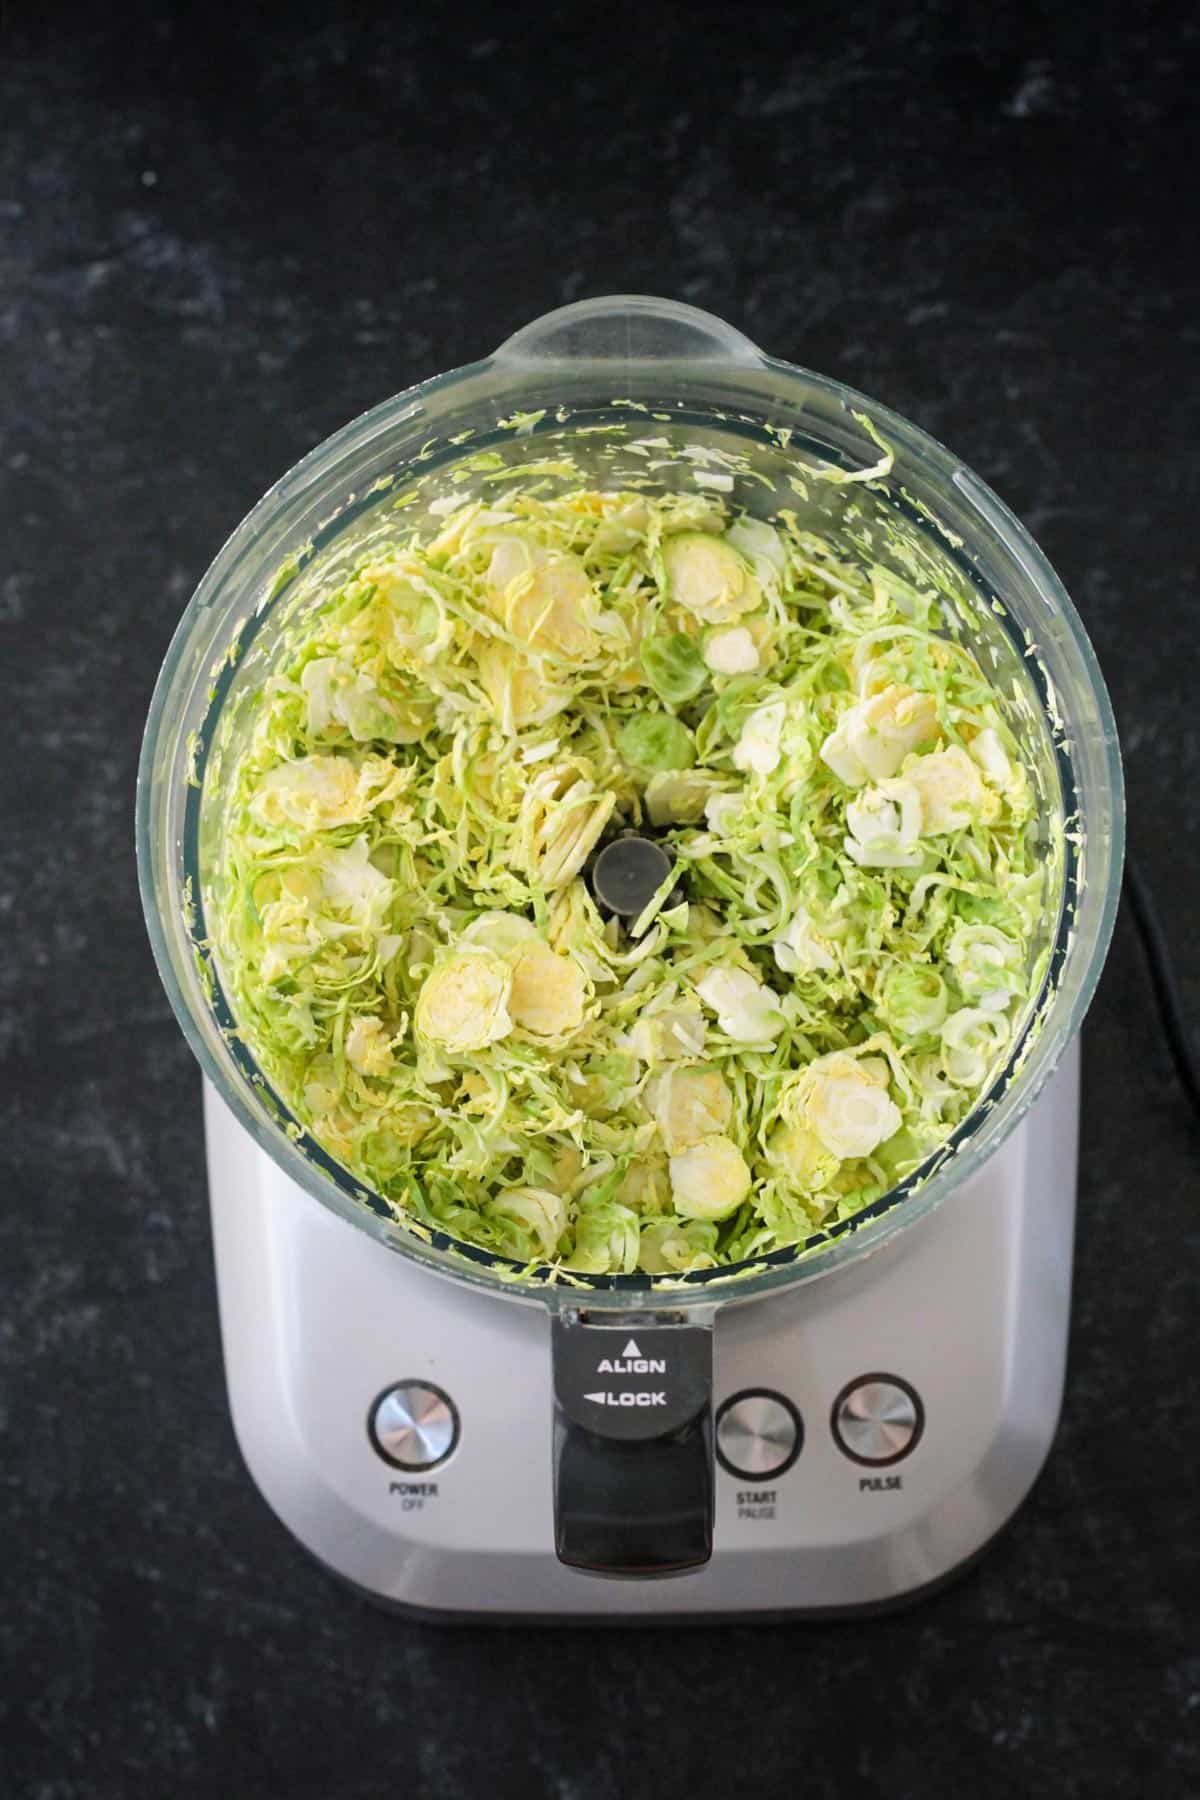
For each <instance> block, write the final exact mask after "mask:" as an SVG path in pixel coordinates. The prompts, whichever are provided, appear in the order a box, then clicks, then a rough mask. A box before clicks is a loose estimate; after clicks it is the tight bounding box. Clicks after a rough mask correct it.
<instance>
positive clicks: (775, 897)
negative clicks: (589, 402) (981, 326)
mask: <svg viewBox="0 0 1200 1800" xmlns="http://www.w3.org/2000/svg"><path fill="white" fill-rule="evenodd" d="M430 513H431V516H432V522H431V529H430V530H428V531H426V532H425V533H424V534H422V533H421V532H419V531H414V530H412V528H411V527H410V526H408V525H405V527H404V533H403V535H399V536H397V538H396V540H395V541H394V542H393V543H391V544H390V545H389V544H380V543H379V542H376V543H374V544H373V546H372V548H371V550H370V553H369V554H366V555H364V556H363V557H362V558H361V559H360V561H359V564H358V566H357V567H356V568H355V569H354V572H353V574H352V575H351V576H350V578H349V579H343V580H342V581H341V582H340V584H331V589H330V591H327V592H325V593H323V594H322V595H321V596H320V601H319V604H317V605H316V606H315V607H314V608H313V609H312V610H311V611H310V612H309V613H308V615H307V616H306V619H305V622H304V628H303V631H302V633H300V634H299V635H297V636H294V637H293V639H292V641H291V642H290V643H288V644H287V645H286V647H285V653H284V654H283V655H282V656H281V657H280V658H279V659H278V661H277V664H276V666H275V669H274V672H273V673H272V674H271V675H270V676H269V678H268V679H267V680H266V681H265V683H264V685H263V687H262V690H261V693H260V694H259V695H258V696H257V698H256V710H255V715H254V720H253V725H252V729H251V730H250V732H249V735H248V738H247V739H246V741H245V742H244V744H243V745H242V747H241V749H240V752H239V756H238V761H237V764H236V767H235V768H234V769H233V772H232V775H231V777H230V779H229V781H228V783H227V787H226V790H225V796H224V802H223V804H224V813H223V817H222V828H221V840H220V856H219V866H218V867H217V869H216V871H215V877H214V881H213V886H212V893H211V897H210V898H211V905H210V926H211V929H212V931H213V936H214V941H215V947H216V950H217V954H218V959H219V964H220V969H221V973H222V976H223V979H224V983H225V986H226V990H227V993H228V996H229V999H230V1003H231V1005H232V1007H233V1011H234V1015H235V1017H236V1020H237V1023H238V1029H239V1031H240V1033H241V1035H242V1036H243V1037H244V1039H245V1042H246V1044H247V1045H248V1047H249V1049H250V1051H251V1052H252V1054H253V1056H254V1058H255V1059H256V1061H257V1063H258V1065H259V1066H260V1068H261V1069H262V1070H263V1072H264V1074H265V1075H266V1076H267V1078H268V1079H269V1081H270V1082H271V1083H272V1084H273V1086H274V1087H275V1089H276V1091H277V1092H278V1094H279V1095H280V1097H281V1098H282V1099H283V1101H284V1102H285V1103H286V1105H287V1106H288V1107H289V1108H290V1109H291V1111H292V1113H293V1114H294V1116H295V1118H296V1119H297V1120H298V1121H300V1123H301V1124H302V1125H303V1126H304V1127H306V1128H307V1129H308V1130H309V1131H310V1132H311V1133H312V1135H313V1136H314V1137H315V1138H316V1140H317V1141H318V1142H319V1143H320V1144H321V1145H322V1146H324V1148H325V1149H326V1150H327V1151H328V1152H329V1153H330V1154H331V1155H332V1156H333V1157H335V1158H336V1159H337V1160H338V1161H340V1162H341V1163H342V1164H343V1165H344V1166H345V1168H346V1169H347V1170H349V1171H350V1172H351V1173H352V1174H353V1176H354V1177H355V1178H356V1179H357V1180H359V1181H361V1182H363V1183H365V1184H367V1185H368V1186H369V1187H370V1188H371V1189H372V1190H374V1191H375V1192H376V1193H377V1194H379V1195H381V1196H383V1198H384V1199H385V1200H386V1201H387V1202H388V1203H389V1204H390V1205H391V1206H392V1207H393V1208H394V1209H395V1211H396V1213H397V1214H398V1215H400V1216H403V1217H405V1218H407V1219H408V1220H410V1221H412V1222H415V1223H418V1224H419V1225H421V1226H424V1227H426V1228H436V1229H439V1230H441V1231H444V1232H446V1233H448V1234H450V1235H451V1236H452V1237H455V1238H458V1239H460V1240H465V1241H468V1242H470V1243H473V1244H477V1245H482V1246H484V1247H485V1248H487V1249H489V1250H492V1251H494V1252H498V1253H500V1254H502V1255H504V1256H506V1257H510V1258H515V1259H517V1260H518V1261H521V1262H524V1263H532V1262H556V1263H561V1264H562V1265H563V1266H565V1267H566V1268H568V1269H573V1270H578V1271H585V1272H591V1273H602V1272H613V1273H621V1272H632V1271H634V1270H642V1271H644V1272H646V1273H647V1274H649V1275H656V1276H663V1275H671V1274H676V1273H679V1272H683V1271H688V1270H694V1269H704V1268H710V1267H714V1266H716V1265H725V1264H731V1263H735V1262H739V1261H742V1260H744V1259H748V1258H753V1257H757V1256H761V1255H762V1254H764V1253H766V1252H769V1251H772V1250H776V1249H779V1248H781V1247H783V1246H786V1245H792V1244H796V1243H799V1242H802V1241H804V1240H806V1239H808V1238H810V1237H811V1236H812V1235H813V1234H814V1233H815V1232H817V1231H819V1230H820V1229H821V1228H822V1227H827V1226H829V1225H831V1224H833V1223H836V1222H840V1221H843V1220H846V1219H849V1218H852V1217H853V1216H854V1215H855V1214H856V1213H857V1212H859V1211H860V1210H861V1209H862V1208H863V1207H865V1206H866V1205H868V1204H869V1203H870V1202H872V1201H874V1200H876V1199H878V1198H879V1197H880V1196H882V1195H883V1194H885V1193H886V1192H887V1191H888V1190H889V1189H890V1188H892V1187H893V1186H894V1185H895V1184H896V1183H897V1182H898V1181H900V1180H902V1179H903V1178H904V1177H906V1176H908V1175H910V1174H911V1173H912V1172H913V1171H915V1170H916V1169H917V1168H918V1167H919V1166H920V1165H921V1164H922V1163H923V1162H924V1161H925V1160H926V1159H927V1158H928V1157H929V1156H930V1154H931V1152H933V1151H934V1150H935V1149H936V1148H937V1147H938V1146H939V1145H941V1144H942V1143H943V1142H944V1141H945V1139H946V1138H947V1137H948V1135H949V1134H950V1133H951V1131H952V1130H953V1129H954V1127H955V1126H956V1125H957V1124H958V1123H959V1122H960V1121H961V1120H963V1119H964V1118H965V1117H966V1116H967V1114H968V1113H969V1112H970V1111H971V1110H972V1109H973V1108H974V1107H975V1106H976V1105H977V1103H978V1102H979V1100H980V1098H981V1096H982V1095H983V1094H984V1092H985V1091H986V1090H987V1088H988V1087H989V1085H990V1083H991V1082H992V1081H993V1080H994V1078H995V1076H996V1074H997V1072H998V1071H999V1069H1000V1068H1002V1067H1003V1065H1004V1063H1005V1061H1006V1060H1007V1058H1008V1056H1009V1055H1010V1053H1011V1049H1012V1046H1013V1042H1014V1036H1015V1034H1016V1032H1017V1030H1018V1027H1019V1025H1020V1024H1021V1022H1022V1021H1023V1020H1024V1019H1025V1018H1026V1017H1027V1016H1028V1007H1029V1004H1030V1002H1031V1000H1032V999H1033V998H1034V997H1035V996H1036V993H1037V991H1038V989H1039V987H1040V984H1041V981H1042V978H1043V976H1044V973H1045V967H1046V961H1047V957H1046V953H1045V951H1044V949H1043V948H1042V940H1043V939H1044V938H1045V935H1046V933H1045V928H1044V925H1043V924H1042V923H1041V921H1042V920H1043V919H1044V916H1045V903H1046V898H1047V896H1046V895H1045V893H1044V892H1043V888H1044V883H1045V879H1046V844H1047V841H1048V831H1047V822H1046V820H1045V819H1039V817H1038V806H1037V802H1036V799H1035V784H1034V782H1033V781H1032V779H1031V775H1030V771H1029V769H1028V768H1027V767H1026V766H1025V765H1024V764H1023V761H1022V755H1021V750H1020V746H1019V744H1018V742H1017V739H1016V737H1015V736H1014V734H1013V731H1012V730H1011V728H1010V725H1009V723H1008V720H1007V716H1006V707H1005V704H1004V697H1003V696H1002V695H1001V693H1000V692H999V691H998V688H997V687H996V685H995V684H993V683H992V682H990V681H989V679H988V678H987V677H986V676H985V675H984V673H983V670H982V668H981V666H980V663H979V661H978V660H977V659H976V657H975V656H974V655H973V654H972V652H971V650H970V648H969V647H968V646H967V645H966V644H964V643H963V642H961V641H958V638H957V637H956V636H955V635H954V634H953V632H951V631H950V630H949V624H950V621H949V620H948V619H947V617H946V616H945V603H944V600H943V599H941V598H939V597H938V596H937V595H935V594H934V593H933V592H932V591H926V590H925V589H923V588H922V587H920V586H919V585H917V584H915V583H909V582H902V581H900V580H899V579H898V578H895V577H893V576H891V575H890V574H888V573H887V572H886V571H884V570H883V569H881V568H879V567H874V566H872V564H871V562H870V560H869V558H868V557H867V556H866V555H864V556H863V558H862V559H861V560H859V561H853V560H848V559H847V558H846V557H845V555H842V554H840V553H839V554H838V555H835V554H834V553H833V551H832V549H831V547H830V545H828V544H826V543H825V542H823V541H822V540H821V539H820V538H819V537H817V536H815V535H814V534H813V533H812V532H810V531H805V530H802V529H801V528H800V526H799V524H798V523H797V521H796V519H795V517H794V515H792V514H788V513H782V514H779V515H777V516H776V517H775V518H774V519H773V520H771V521H768V520H763V519H756V518H751V517H749V516H745V515H734V514H733V513H732V512H731V511H730V509H728V508H726V507H724V506H723V503H722V501H721V500H720V498H719V497H716V496H713V495H711V494H709V493H705V494H704V495H703V496H700V497H698V496H697V495H695V494H691V495H687V494H682V493H679V494H669V493H668V494H661V495H659V496H658V497H656V498H652V497H650V496H649V495H646V494H641V493H637V492H634V491H628V490H623V491H598V490H596V489H594V488H587V487H582V486H581V487H578V488H576V489H575V490H574V491H572V492H567V493H562V494H559V495H557V496H555V497H548V496H547V493H546V491H545V487H544V484H543V486H542V487H539V486H538V485H537V484H536V483H534V482H532V481H529V480H526V481H525V483H524V485H522V484H521V483H520V482H518V483H516V484H515V485H513V486H511V487H510V488H508V489H507V490H506V491H505V493H504V497H503V502H502V509H501V505H500V504H499V503H494V504H493V505H491V506H489V504H488V503H487V501H486V500H480V499H469V500H464V501H462V503H461V504H460V503H458V500H457V498H455V499H453V500H449V499H448V500H446V501H444V502H438V503H437V504H436V505H435V506H434V507H432V508H431V509H430ZM410 516H411V515H410V514H409V513H408V512H407V511H406V513H405V515H404V518H405V519H407V518H408V517H410ZM398 529H399V527H398ZM959 635H961V633H960V634H959ZM631 827H632V828H635V829H638V830H642V831H654V832H657V833H659V834H661V837H662V841H663V844H664V847H665V848H666V849H667V850H668V851H669V853H670V854H671V857H672V863H673V867H672V875H671V879H670V881H669V882H667V883H665V884H664V887H663V889H662V891H661V892H660V893H658V894H657V895H656V896H655V898H654V901H653V903H652V904H650V905H648V906H647V907H646V908H645V910H644V912H643V914H642V916H641V917H640V918H638V919H636V920H633V921H630V922H627V923H624V924H622V923H621V922H620V921H618V920H617V919H615V918H606V917H604V916H602V914H601V912H600V910H599V909H598V906H597V903H596V902H595V900H594V899H593V897H592V893H591V890H590V887H589V880H588V876H589V870H590V864H591V861H592V859H593V858H594V855H595V853H596V851H597V849H598V848H599V847H602V846H603V844H604V843H606V842H607V841H608V840H609V839H610V838H611V837H612V836H614V835H615V834H616V833H617V832H618V831H620V830H623V829H628V828H631ZM681 895H682V898H681V897H680V896H681Z"/></svg>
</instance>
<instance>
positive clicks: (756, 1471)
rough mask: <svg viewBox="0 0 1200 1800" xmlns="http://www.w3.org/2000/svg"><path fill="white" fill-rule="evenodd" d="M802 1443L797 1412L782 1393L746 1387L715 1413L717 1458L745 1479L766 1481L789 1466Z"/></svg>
mask: <svg viewBox="0 0 1200 1800" xmlns="http://www.w3.org/2000/svg"><path fill="white" fill-rule="evenodd" d="M803 1443H804V1426H803V1424H802V1423H801V1420H800V1414H799V1413H798V1412H797V1411H796V1409H795V1407H794V1406H793V1405H792V1403H791V1401H790V1400H785V1399H784V1397H783V1395H782V1394H772V1393H771V1392H769V1390H768V1389H766V1388H748V1389H746V1390H745V1392H743V1393H740V1394H732V1395H731V1396H730V1398H729V1399H728V1400H726V1402H725V1404H724V1406H722V1408H721V1410H720V1412H719V1413H718V1414H717V1460H718V1461H719V1462H720V1464H721V1466H722V1468H725V1469H727V1470H728V1471H729V1473H730V1474H731V1475H741V1476H742V1477H743V1478H744V1479H745V1480H746V1481H770V1480H772V1479H773V1477H774V1476H776V1475H782V1474H783V1472H784V1470H785V1469H790V1468H791V1466H792V1464H793V1463H794V1462H795V1460H796V1458H797V1457H798V1456H799V1454H800V1450H801V1447H802V1445H803Z"/></svg>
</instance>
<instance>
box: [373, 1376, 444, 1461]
mask: <svg viewBox="0 0 1200 1800" xmlns="http://www.w3.org/2000/svg"><path fill="white" fill-rule="evenodd" d="M367 1431H368V1434H369V1436H370V1439H371V1443H372V1444H373V1445H374V1447H375V1449H376V1451H377V1452H378V1454H379V1455H380V1456H382V1458H383V1460H384V1462H388V1463H391V1464H392V1466H393V1468H396V1469H433V1468H436V1467H437V1465H438V1463H441V1462H445V1460H446V1458H447V1457H448V1456H449V1454H450V1452H451V1451H452V1450H453V1449H454V1447H455V1445H456V1444H457V1443H458V1431H459V1425H458V1410H457V1408H456V1407H455V1404H454V1402H453V1400H451V1398H450V1396H449V1394H444V1393H443V1392H442V1390H441V1388H437V1387H434V1386H433V1385H432V1384H431V1383H430V1382H427V1381H400V1382H397V1384H396V1386H395V1387H390V1388H388V1389H387V1391H386V1393H383V1394H380V1396H379V1398H378V1400H376V1402H375V1404H374V1406H373V1407H372V1408H371V1416H370V1418H369V1420H368V1422H367Z"/></svg>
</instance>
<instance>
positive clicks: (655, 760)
mask: <svg viewBox="0 0 1200 1800" xmlns="http://www.w3.org/2000/svg"><path fill="white" fill-rule="evenodd" d="M617 749H618V750H619V751H620V753H621V758H622V761H624V762H626V763H628V765H629V767H630V768H631V769H633V770H634V771H635V772H636V773H637V774H638V775H643V776H647V775H658V774H666V773H670V772H672V771H674V770H677V769H690V768H691V766H692V764H693V763H694V762H695V760H696V744H695V740H694V739H693V737H692V734H691V732H690V731H689V730H688V728H687V726H686V725H685V724H684V723H683V722H682V720H680V719H676V718H673V717H672V715H671V714H670V713H639V714H638V716H637V717H636V718H633V719H626V721H625V723H624V724H623V725H622V726H621V728H620V730H619V731H618V732H617Z"/></svg>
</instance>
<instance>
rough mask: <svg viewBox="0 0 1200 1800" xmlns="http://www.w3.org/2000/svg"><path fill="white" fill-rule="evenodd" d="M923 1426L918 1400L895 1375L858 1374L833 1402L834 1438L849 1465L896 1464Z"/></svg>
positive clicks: (915, 1393) (913, 1389) (912, 1445)
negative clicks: (846, 1457) (849, 1462)
mask: <svg viewBox="0 0 1200 1800" xmlns="http://www.w3.org/2000/svg"><path fill="white" fill-rule="evenodd" d="M924 1427H925V1409H924V1407H923V1406H922V1405H921V1401H920V1397H919V1396H918V1394H917V1391H916V1389H915V1388H911V1387H910V1386H909V1385H908V1383H907V1381H901V1379H900V1377H899V1376H898V1375H860V1376H859V1378H858V1380H857V1381H852V1382H850V1383H849V1384H848V1385H847V1386H846V1387H844V1388H843V1389H842V1391H841V1393H840V1394H839V1395H838V1397H837V1399H836V1400H835V1401H834V1403H833V1435H834V1437H835V1438H836V1440H837V1443H838V1448H839V1449H840V1450H843V1451H844V1452H845V1454H846V1455H847V1456H848V1457H849V1458H850V1459H851V1461H852V1462H856V1463H869V1464H873V1465H879V1464H882V1463H894V1462H899V1461H900V1458H901V1457H902V1456H907V1455H908V1453H909V1451H910V1450H913V1449H915V1448H916V1445H917V1441H918V1439H919V1438H920V1436H921V1432H922V1431H923V1430H924Z"/></svg>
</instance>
